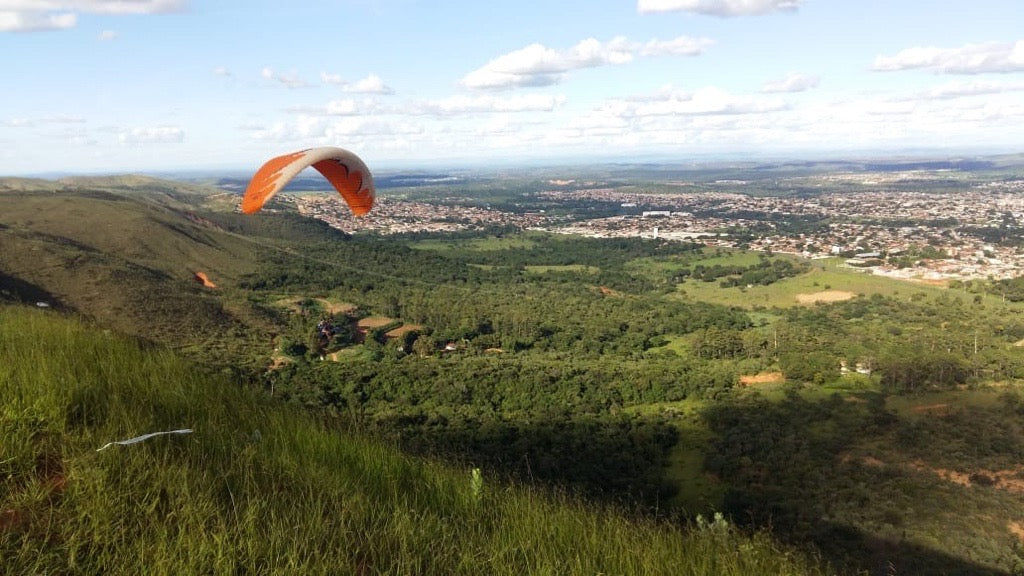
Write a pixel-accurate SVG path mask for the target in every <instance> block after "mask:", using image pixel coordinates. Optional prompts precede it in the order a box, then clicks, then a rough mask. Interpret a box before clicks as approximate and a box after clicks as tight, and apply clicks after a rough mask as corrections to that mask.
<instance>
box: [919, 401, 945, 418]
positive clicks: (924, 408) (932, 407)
mask: <svg viewBox="0 0 1024 576" xmlns="http://www.w3.org/2000/svg"><path fill="white" fill-rule="evenodd" d="M910 410H911V411H913V412H918V413H922V414H930V415H932V416H945V415H947V414H949V404H946V403H941V404H922V405H921V406H914V407H913V408H911V409H910Z"/></svg>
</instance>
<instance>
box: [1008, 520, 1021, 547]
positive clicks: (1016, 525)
mask: <svg viewBox="0 0 1024 576" xmlns="http://www.w3.org/2000/svg"><path fill="white" fill-rule="evenodd" d="M1006 529H1007V530H1009V531H1010V534H1013V535H1014V536H1016V537H1017V538H1020V540H1021V542H1024V524H1021V523H1020V522H1014V521H1013V520H1011V521H1009V522H1007V523H1006Z"/></svg>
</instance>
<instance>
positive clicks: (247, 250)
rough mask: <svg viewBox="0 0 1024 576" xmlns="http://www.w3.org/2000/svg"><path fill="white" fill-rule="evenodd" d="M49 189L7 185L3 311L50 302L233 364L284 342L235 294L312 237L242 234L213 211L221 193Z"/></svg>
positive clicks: (137, 180) (238, 223)
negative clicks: (262, 264) (263, 267)
mask: <svg viewBox="0 0 1024 576" xmlns="http://www.w3.org/2000/svg"><path fill="white" fill-rule="evenodd" d="M45 183H47V181H35V180H32V181H14V180H11V179H5V180H3V181H2V182H0V190H2V191H0V199H2V201H3V209H2V210H0V243H2V245H3V250H0V300H8V301H10V300H14V301H21V302H26V303H35V302H43V303H46V304H47V305H49V306H51V307H54V308H60V309H65V310H71V311H74V312H77V313H79V314H81V315H83V316H86V317H89V318H93V319H95V320H97V321H98V322H100V323H102V324H103V325H104V326H105V327H109V328H112V329H114V330H117V331H120V332H124V333H128V334H133V335H136V336H139V337H141V338H143V339H146V340H150V341H156V342H161V343H164V344H169V345H172V346H174V347H177V348H183V349H184V348H188V349H192V350H200V351H201V352H202V355H204V356H205V357H206V358H210V359H214V360H215V361H219V362H221V363H224V364H228V363H237V361H238V359H239V357H240V356H243V357H244V351H245V350H246V349H247V347H248V346H249V345H250V344H251V342H252V341H259V342H265V341H266V339H267V337H266V333H267V332H273V331H274V326H273V323H272V322H269V321H268V319H267V318H266V314H265V313H264V312H263V311H261V310H259V309H257V308H254V307H253V306H252V305H251V304H250V303H249V301H248V299H247V297H246V295H245V294H244V293H242V292H240V291H238V290H237V289H236V288H237V285H238V282H239V281H240V279H242V278H244V277H245V276H246V275H247V274H251V273H252V272H253V271H255V270H256V269H257V267H258V265H259V261H260V259H261V258H263V257H265V256H266V255H268V254H270V255H273V254H278V253H280V251H281V250H283V249H286V248H288V247H291V246H294V245H296V244H300V243H301V242H302V241H303V240H304V239H305V238H306V236H308V234H309V232H308V231H305V230H304V229H303V228H302V227H299V226H296V227H295V231H294V232H288V230H289V228H288V227H287V226H281V225H275V224H273V222H276V221H277V220H281V219H287V218H288V217H287V216H280V217H274V216H273V215H271V216H268V217H267V218H261V219H259V221H258V222H244V221H243V220H242V218H241V216H240V215H236V214H232V213H231V212H211V211H207V210H206V209H205V208H204V207H205V206H207V205H208V204H210V203H213V204H217V203H219V202H220V200H219V197H220V196H222V195H223V194H221V193H219V192H218V191H216V190H212V189H211V190H209V191H205V192H204V191H202V190H201V189H199V188H198V187H196V186H192V185H186V184H177V183H173V182H165V181H160V180H154V179H148V178H142V177H121V178H117V179H110V178H106V179H88V180H69V181H67V182H62V183H58V182H49V183H48V186H49V187H48V188H47V187H44V185H45ZM85 184H88V185H89V186H90V187H88V188H84V187H82V185H85ZM93 186H95V187H93ZM212 218H216V219H217V221H214V220H213V219H212ZM317 232H318V233H321V234H330V233H329V232H327V231H323V230H318V231H317ZM200 275H201V276H203V277H205V278H207V279H208V280H209V281H210V282H212V284H213V285H215V287H212V286H209V285H204V284H202V283H201V282H200V280H199V276H200Z"/></svg>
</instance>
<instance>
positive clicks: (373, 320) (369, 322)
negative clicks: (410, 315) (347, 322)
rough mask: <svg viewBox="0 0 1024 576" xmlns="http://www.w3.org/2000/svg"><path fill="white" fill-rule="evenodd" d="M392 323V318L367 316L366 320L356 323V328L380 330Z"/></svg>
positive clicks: (362, 319)
mask: <svg viewBox="0 0 1024 576" xmlns="http://www.w3.org/2000/svg"><path fill="white" fill-rule="evenodd" d="M394 321H395V319H394V318H388V317H387V316H369V317H366V318H360V319H359V321H358V322H356V326H359V327H360V328H367V329H370V328H380V327H381V326H387V325H388V324H391V323H392V322H394Z"/></svg>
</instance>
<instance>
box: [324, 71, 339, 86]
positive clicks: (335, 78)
mask: <svg viewBox="0 0 1024 576" xmlns="http://www.w3.org/2000/svg"><path fill="white" fill-rule="evenodd" d="M320 81H321V82H323V83H324V84H334V85H341V84H344V83H345V81H344V80H342V78H341V74H332V73H331V72H321V73H320Z"/></svg>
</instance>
